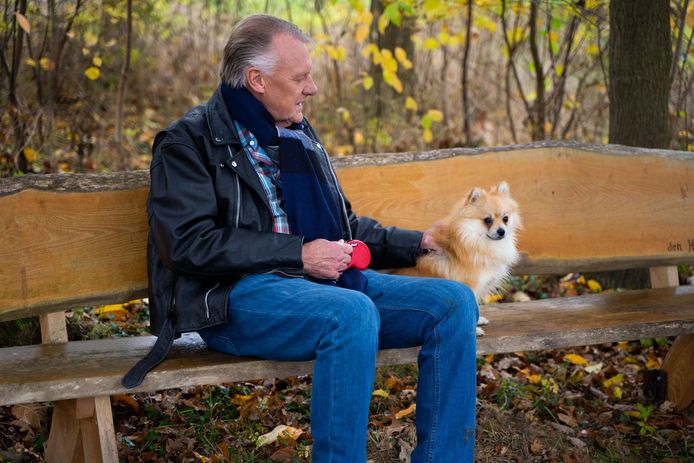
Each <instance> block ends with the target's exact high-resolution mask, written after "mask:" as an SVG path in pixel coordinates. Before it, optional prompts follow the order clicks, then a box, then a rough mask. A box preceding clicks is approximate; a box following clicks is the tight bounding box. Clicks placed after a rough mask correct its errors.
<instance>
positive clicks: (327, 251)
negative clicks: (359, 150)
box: [125, 15, 478, 463]
mask: <svg viewBox="0 0 694 463" xmlns="http://www.w3.org/2000/svg"><path fill="white" fill-rule="evenodd" d="M308 43H309V38H308V37H307V36H306V35H305V34H304V33H303V32H302V31H301V30H299V29H298V28H297V27H296V26H295V25H293V24H291V23H289V22H286V21H284V20H281V19H278V18H275V17H272V16H267V15H252V16H249V17H246V18H245V19H243V20H242V21H241V22H239V23H238V25H237V26H236V27H235V28H234V30H233V31H232V33H231V36H230V38H229V41H228V43H227V44H226V47H225V49H224V58H223V61H222V65H221V70H220V76H221V84H220V86H219V88H218V89H217V91H216V92H215V93H214V94H213V95H212V97H211V98H210V100H209V101H208V102H207V103H205V104H203V105H201V106H199V107H197V108H195V109H193V110H191V111H190V112H189V113H188V114H186V115H185V116H184V117H182V118H181V119H180V120H178V121H176V122H174V123H173V124H172V125H171V126H170V127H168V128H167V129H166V130H165V131H163V132H161V133H159V134H158V135H157V137H156V140H155V143H154V148H153V152H154V156H153V159H152V165H151V180H152V183H151V193H150V197H149V201H148V210H149V215H150V226H151V231H150V240H149V275H150V305H151V313H152V315H151V318H152V320H151V322H152V331H153V332H154V333H156V334H158V335H159V337H160V340H162V339H163V340H164V341H162V342H160V343H158V344H160V345H159V347H156V348H155V351H153V354H152V355H153V358H151V359H149V364H148V365H147V366H146V368H145V369H144V370H143V371H140V372H139V373H136V374H134V375H132V376H131V377H130V378H129V379H128V378H127V377H126V380H125V383H129V385H131V386H132V385H134V384H137V382H138V381H141V379H142V377H143V376H144V373H145V372H146V369H147V368H150V367H151V366H152V365H154V364H156V362H157V361H159V360H160V359H161V358H163V356H165V355H166V352H167V349H168V345H170V342H171V340H172V339H173V336H174V334H175V333H177V332H182V331H193V330H195V331H198V332H199V333H200V335H201V336H202V338H203V339H204V340H205V342H206V343H207V344H208V346H209V347H210V348H212V349H215V350H219V351H222V352H227V353H231V354H234V355H248V356H255V357H262V358H267V359H273V360H315V363H314V374H313V389H312V398H311V434H312V436H313V447H312V455H313V460H314V461H316V462H333V463H335V462H346V463H347V462H348V463H355V462H364V461H365V460H366V435H367V434H366V433H367V424H368V415H369V402H370V398H371V393H372V389H373V380H374V370H375V360H376V352H377V350H378V349H379V348H399V347H413V346H422V349H421V353H420V355H419V359H418V364H419V379H418V390H417V417H416V426H417V441H418V445H417V447H416V449H415V450H414V453H413V454H412V461H413V462H424V461H427V462H456V463H457V462H464V461H472V457H473V447H474V423H475V325H476V322H477V317H478V314H477V304H476V301H475V299H474V296H473V294H472V292H471V291H470V290H469V289H468V288H467V287H465V286H464V285H462V284H459V283H455V282H451V281H447V280H442V279H424V278H414V277H405V276H395V275H387V274H382V273H378V272H375V271H373V270H364V271H360V270H357V269H355V268H348V266H349V264H350V261H351V253H352V249H353V248H352V246H351V245H350V244H347V241H349V240H352V239H358V240H361V241H363V242H364V243H366V245H367V246H368V247H369V249H370V251H371V257H372V259H371V268H373V269H382V268H393V267H403V266H411V265H414V262H415V259H416V256H417V255H418V254H420V253H422V252H426V251H427V250H430V249H436V248H437V246H436V244H435V243H433V240H432V239H431V231H427V232H424V233H422V232H418V231H413V230H403V229H398V228H393V227H382V226H381V225H380V224H379V223H377V222H376V221H374V220H373V219H370V218H368V217H359V216H357V215H356V214H355V213H354V212H353V211H352V207H351V205H350V203H349V201H348V200H347V199H346V198H345V197H344V195H343V193H342V190H341V188H340V185H339V184H338V181H337V178H336V176H335V172H334V171H333V169H332V166H331V164H330V161H329V159H328V155H327V153H326V152H325V149H324V148H323V146H322V145H321V144H320V142H319V139H318V136H317V135H316V133H315V132H314V130H313V128H312V127H311V125H310V124H309V123H308V121H307V120H306V119H305V117H304V114H303V110H304V103H305V102H306V101H307V100H308V98H309V97H310V96H312V95H314V94H316V92H317V91H318V89H317V87H316V84H315V82H314V81H313V78H312V77H311V66H312V64H311V59H310V56H309V50H308V47H307V44H308ZM145 363H147V362H145ZM133 376H134V377H133Z"/></svg>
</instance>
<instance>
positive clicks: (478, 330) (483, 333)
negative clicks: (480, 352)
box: [477, 326, 486, 336]
mask: <svg viewBox="0 0 694 463" xmlns="http://www.w3.org/2000/svg"><path fill="white" fill-rule="evenodd" d="M485 334H486V333H485V332H484V330H483V329H482V328H480V327H479V326H478V327H477V336H484V335H485Z"/></svg>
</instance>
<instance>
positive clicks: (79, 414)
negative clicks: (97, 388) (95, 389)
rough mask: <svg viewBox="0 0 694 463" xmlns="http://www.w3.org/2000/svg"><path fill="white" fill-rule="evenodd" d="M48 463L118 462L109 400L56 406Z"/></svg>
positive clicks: (90, 399)
mask: <svg viewBox="0 0 694 463" xmlns="http://www.w3.org/2000/svg"><path fill="white" fill-rule="evenodd" d="M46 461H47V462H48V463H53V462H56V463H59V462H61V463H62V462H73V463H77V462H84V463H91V462H104V463H111V462H118V449H117V446H116V433H115V429H114V427H113V415H112V413H111V398H110V397H109V396H99V397H89V398H85V399H76V400H61V401H57V402H55V403H54V406H53V422H52V424H51V432H50V435H49V436H48V445H47V447H46Z"/></svg>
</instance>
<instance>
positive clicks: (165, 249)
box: [148, 135, 303, 278]
mask: <svg viewBox="0 0 694 463" xmlns="http://www.w3.org/2000/svg"><path fill="white" fill-rule="evenodd" d="M157 141H158V142H159V143H156V142H155V150H154V157H153V161H152V167H151V172H150V175H151V187H150V196H149V199H148V209H149V210H148V212H149V219H150V227H151V233H153V237H154V242H155V245H156V249H157V252H158V253H159V255H160V257H161V259H162V261H163V262H164V265H166V266H167V267H169V268H171V269H172V270H174V271H176V272H178V273H180V274H182V275H185V276H187V277H190V278H230V277H236V276H239V275H243V274H246V273H261V272H267V271H270V270H274V269H280V268H281V269H292V271H293V272H294V273H298V274H301V273H303V263H302V260H301V246H302V237H301V236H296V235H286V234H280V233H272V232H260V231H253V230H248V229H244V228H236V227H233V226H230V225H229V224H228V223H224V222H225V221H223V220H221V217H220V213H219V210H218V204H217V198H216V194H215V187H214V182H213V179H212V178H211V174H210V172H209V170H208V167H207V165H206V163H205V162H204V161H203V160H202V158H201V156H200V154H199V153H198V149H196V148H195V147H194V146H192V144H191V145H188V144H185V143H167V139H166V136H165V135H164V136H163V139H160V140H157Z"/></svg>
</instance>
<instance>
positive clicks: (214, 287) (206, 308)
mask: <svg viewBox="0 0 694 463" xmlns="http://www.w3.org/2000/svg"><path fill="white" fill-rule="evenodd" d="M218 287H219V282H217V284H216V285H214V286H213V287H212V288H211V289H210V290H209V291H207V292H206V293H205V315H207V319H208V320H209V319H210V306H209V304H208V303H207V298H208V297H210V293H211V292H212V291H214V290H215V289H217V288H218Z"/></svg>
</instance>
